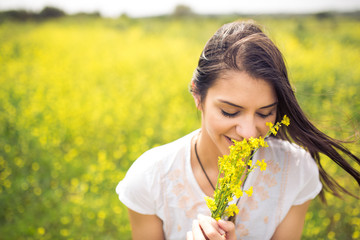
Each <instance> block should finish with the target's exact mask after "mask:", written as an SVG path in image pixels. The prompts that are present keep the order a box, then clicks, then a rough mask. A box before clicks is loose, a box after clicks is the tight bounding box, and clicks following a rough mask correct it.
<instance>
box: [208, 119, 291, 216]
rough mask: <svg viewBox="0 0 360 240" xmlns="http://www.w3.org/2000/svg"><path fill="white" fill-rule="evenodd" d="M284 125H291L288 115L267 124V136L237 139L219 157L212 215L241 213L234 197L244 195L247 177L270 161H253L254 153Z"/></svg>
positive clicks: (265, 144) (210, 206)
mask: <svg viewBox="0 0 360 240" xmlns="http://www.w3.org/2000/svg"><path fill="white" fill-rule="evenodd" d="M282 124H284V125H286V126H288V125H289V124H290V119H289V118H288V117H287V116H286V115H284V117H283V119H282V120H281V122H278V123H276V124H275V125H274V124H273V123H271V122H268V123H266V125H267V126H268V127H269V131H268V132H267V134H266V136H265V137H264V138H262V137H259V138H249V139H248V140H246V139H244V140H242V141H235V140H233V142H234V144H233V145H231V146H230V153H229V155H224V156H222V157H219V160H218V166H219V175H218V179H217V183H216V188H215V192H214V198H211V197H208V196H206V197H205V201H206V205H207V206H208V208H209V209H210V211H211V217H212V218H214V219H216V220H219V219H221V218H223V217H231V216H234V214H237V213H238V212H239V209H238V207H237V205H236V204H230V205H229V202H231V201H232V200H233V198H234V196H235V197H236V198H240V197H241V196H242V195H243V191H242V188H241V186H242V184H243V183H244V182H245V180H246V178H247V176H248V175H249V173H250V172H251V171H253V170H254V169H255V168H257V167H260V170H261V171H264V170H266V162H264V159H263V160H261V161H260V160H257V161H256V163H255V164H253V163H252V160H251V159H252V156H253V155H254V154H255V152H256V151H257V150H258V149H259V148H260V147H268V144H267V142H265V138H266V137H267V136H269V135H270V134H274V135H276V134H277V132H278V130H279V128H280V126H281V125H282ZM244 192H245V193H246V194H247V195H248V196H249V197H250V196H251V195H252V193H253V187H252V186H251V187H250V188H249V189H247V190H245V191H244Z"/></svg>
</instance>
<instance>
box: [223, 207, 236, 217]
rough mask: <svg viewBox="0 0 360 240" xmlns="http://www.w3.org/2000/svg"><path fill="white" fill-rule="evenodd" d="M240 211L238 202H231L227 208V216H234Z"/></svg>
mask: <svg viewBox="0 0 360 240" xmlns="http://www.w3.org/2000/svg"><path fill="white" fill-rule="evenodd" d="M238 213H239V208H238V207H237V206H236V204H230V205H229V206H228V207H227V208H226V210H225V215H226V216H227V217H231V216H234V214H238Z"/></svg>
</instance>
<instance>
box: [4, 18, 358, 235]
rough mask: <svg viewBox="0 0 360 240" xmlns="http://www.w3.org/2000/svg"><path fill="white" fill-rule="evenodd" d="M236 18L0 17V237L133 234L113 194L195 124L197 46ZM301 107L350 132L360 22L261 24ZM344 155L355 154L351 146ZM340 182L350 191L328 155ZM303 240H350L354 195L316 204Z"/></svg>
mask: <svg viewBox="0 0 360 240" xmlns="http://www.w3.org/2000/svg"><path fill="white" fill-rule="evenodd" d="M235 19H236V18H235V17H230V16H229V17H222V18H220V17H219V18H205V17H195V18H188V19H175V18H169V19H128V18H125V17H123V18H119V19H101V18H74V17H66V18H61V19H58V20H52V21H45V22H22V23H20V22H12V21H4V22H2V23H0V84H1V87H0V239H84V240H86V239H130V226H129V224H128V218H127V211H126V208H125V207H124V206H123V205H122V204H121V203H120V202H119V200H118V198H117V195H116V193H115V187H116V185H117V183H118V182H119V180H121V179H122V178H123V176H124V174H125V173H126V170H127V169H128V167H129V166H130V165H131V163H132V162H133V161H134V160H135V159H136V158H137V157H138V156H139V155H140V154H141V153H142V152H144V151H145V150H147V149H149V148H151V147H154V146H156V145H160V144H164V143H167V142H169V141H172V140H175V139H177V138H179V137H181V136H183V135H185V134H186V133H189V132H190V131H192V130H194V129H196V128H198V127H199V126H200V125H199V124H200V121H199V120H200V115H199V114H198V113H197V111H196V109H195V107H194V103H193V100H192V97H191V95H190V94H189V92H188V84H189V82H190V79H191V76H192V72H193V70H194V68H195V67H196V63H197V60H198V56H199V55H200V52H201V50H202V47H203V46H204V44H205V42H206V41H207V39H208V38H209V37H210V36H211V35H212V34H213V33H214V32H215V31H216V29H217V28H218V27H220V25H222V24H223V23H225V22H228V21H233V20H235ZM256 20H257V22H258V23H260V24H262V25H264V26H265V29H266V32H267V33H268V34H269V35H270V36H271V38H272V39H273V40H274V41H275V42H276V43H277V44H278V46H279V47H280V49H281V50H282V51H283V54H284V56H285V58H286V60H287V64H288V67H289V72H290V77H291V81H292V82H293V85H294V88H295V89H296V94H297V97H298V99H299V101H300V104H301V105H302V106H303V108H304V110H305V112H306V113H307V114H308V115H309V117H310V119H312V120H313V121H314V122H315V123H316V125H317V126H318V127H319V128H320V129H321V130H323V131H325V132H326V133H328V134H330V135H331V136H333V137H337V138H342V139H347V140H354V139H356V137H359V130H360V95H359V92H360V67H359V63H360V21H359V20H356V19H351V18H347V17H333V18H322V19H320V18H316V17H311V16H309V17H287V18H270V17H257V18H256ZM349 147H350V148H351V149H352V150H353V151H354V152H355V153H356V154H357V155H360V145H359V140H357V141H356V142H355V143H354V144H351V145H349ZM324 165H325V167H326V168H327V169H328V171H329V172H330V173H332V174H333V176H334V177H335V178H336V179H337V180H339V182H340V183H341V184H342V185H343V186H345V187H346V188H348V189H350V190H351V191H352V192H354V193H356V194H357V195H360V194H359V188H358V186H356V185H355V183H354V181H353V180H351V178H349V177H347V176H346V174H343V173H342V172H341V171H338V169H337V167H336V166H334V164H331V163H330V162H329V161H326V162H325V163H324ZM306 219H307V222H306V224H305V228H304V236H303V239H359V238H360V209H359V201H358V200H355V199H354V198H351V197H345V198H344V199H343V200H340V199H338V198H334V197H332V196H328V205H327V206H325V205H322V204H321V203H320V201H319V199H316V200H315V201H313V203H312V205H311V207H310V210H309V212H308V213H307V216H306Z"/></svg>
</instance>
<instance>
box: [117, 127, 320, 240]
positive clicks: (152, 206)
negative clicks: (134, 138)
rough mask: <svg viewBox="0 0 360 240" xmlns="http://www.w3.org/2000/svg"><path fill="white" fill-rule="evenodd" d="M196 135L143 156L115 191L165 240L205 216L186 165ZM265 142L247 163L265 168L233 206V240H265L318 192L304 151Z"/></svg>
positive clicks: (200, 194) (273, 141)
mask: <svg viewBox="0 0 360 240" xmlns="http://www.w3.org/2000/svg"><path fill="white" fill-rule="evenodd" d="M197 132H198V130H197V131H194V132H192V133H190V134H188V135H186V136H185V137H182V138H180V139H178V140H176V141H174V142H172V143H169V144H166V145H163V146H160V147H156V148H153V149H151V150H149V151H147V152H145V153H144V154H143V155H142V156H140V157H139V158H138V159H137V160H136V161H135V162H134V163H133V165H132V166H131V167H130V169H129V170H128V172H127V174H126V176H125V178H124V179H123V180H122V181H120V183H119V184H118V186H117V187H116V192H117V194H118V195H119V199H120V201H121V202H123V203H124V204H125V205H126V206H127V207H128V208H130V209H132V210H133V211H135V212H138V213H141V214H149V215H157V216H158V217H159V218H160V219H161V220H162V221H163V230H164V233H165V237H166V239H185V238H186V237H185V236H186V232H187V231H191V225H192V220H193V219H196V218H197V215H198V214H199V213H201V214H204V215H208V216H210V210H209V209H208V208H207V206H206V203H205V200H204V197H205V194H204V193H203V192H202V190H201V188H200V186H199V185H198V183H197V181H196V179H195V176H194V174H193V171H192V168H191V163H190V151H191V139H192V137H193V136H194V135H195V134H196V133H197ZM267 142H268V144H269V147H268V148H262V149H260V150H258V151H257V152H256V154H255V156H254V158H253V159H254V160H258V159H259V160H262V159H265V162H266V163H267V169H266V170H265V171H263V172H261V171H260V170H259V168H257V169H255V170H254V171H253V172H251V173H250V174H249V176H248V178H247V180H246V183H245V186H244V189H245V190H246V189H248V188H249V187H250V186H253V190H254V192H253V195H252V196H251V197H247V196H246V194H244V195H243V197H242V198H241V199H240V202H239V204H238V206H239V209H240V211H239V214H238V215H237V218H236V234H237V238H238V239H261V240H263V239H270V238H271V237H272V235H273V234H274V231H275V229H276V227H277V226H278V225H279V223H280V222H281V221H282V220H283V219H284V217H285V216H286V214H287V212H288V211H289V209H290V208H291V206H293V205H300V204H302V203H304V202H305V201H307V200H310V199H313V198H315V197H316V195H317V194H318V193H319V192H320V190H321V188H322V185H321V183H320V181H319V171H318V167H317V165H316V163H315V161H314V160H313V159H312V157H311V156H310V154H309V153H308V152H306V151H305V150H304V149H302V148H300V147H299V146H297V145H295V144H292V143H289V142H287V141H283V140H279V139H275V138H271V137H270V138H268V139H267ZM254 162H255V161H254ZM234 201H235V200H234Z"/></svg>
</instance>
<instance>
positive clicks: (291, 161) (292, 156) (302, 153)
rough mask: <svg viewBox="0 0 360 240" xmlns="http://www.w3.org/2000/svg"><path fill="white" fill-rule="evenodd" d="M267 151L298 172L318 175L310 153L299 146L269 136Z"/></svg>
mask: <svg viewBox="0 0 360 240" xmlns="http://www.w3.org/2000/svg"><path fill="white" fill-rule="evenodd" d="M267 142H268V144H269V149H268V153H269V154H271V156H272V157H273V158H276V159H277V160H278V161H280V162H282V163H283V164H286V165H287V166H288V167H290V169H289V170H294V171H296V172H297V173H298V174H299V173H304V175H318V172H319V170H318V167H317V164H316V162H315V160H314V159H313V158H312V156H311V155H310V153H309V152H308V151H306V150H305V149H304V148H302V147H301V146H299V145H297V144H295V143H291V142H289V141H286V140H282V139H277V138H272V137H270V138H269V139H268V141H267Z"/></svg>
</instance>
